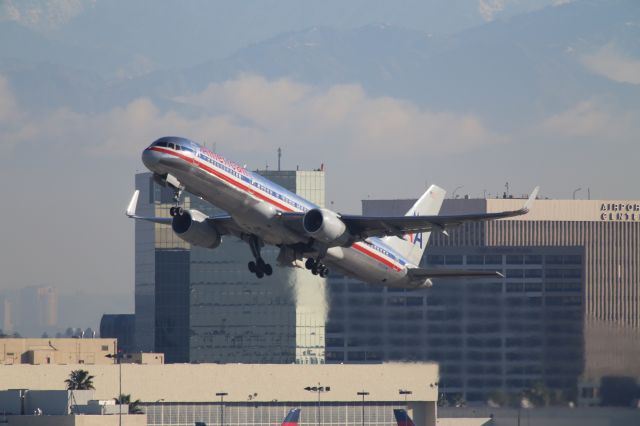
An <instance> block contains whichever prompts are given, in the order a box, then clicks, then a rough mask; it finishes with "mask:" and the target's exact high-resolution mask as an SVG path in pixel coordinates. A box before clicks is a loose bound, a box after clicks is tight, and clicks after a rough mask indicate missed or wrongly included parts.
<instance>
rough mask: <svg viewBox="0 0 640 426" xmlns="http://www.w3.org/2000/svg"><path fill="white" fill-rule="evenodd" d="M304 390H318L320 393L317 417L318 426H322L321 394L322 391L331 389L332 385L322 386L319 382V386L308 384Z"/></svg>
mask: <svg viewBox="0 0 640 426" xmlns="http://www.w3.org/2000/svg"><path fill="white" fill-rule="evenodd" d="M304 390H306V391H308V392H316V393H317V394H318V408H317V409H316V417H317V419H318V426H320V394H321V393H322V392H329V391H330V390H331V387H330V386H321V385H320V383H318V386H307V387H306V388H304Z"/></svg>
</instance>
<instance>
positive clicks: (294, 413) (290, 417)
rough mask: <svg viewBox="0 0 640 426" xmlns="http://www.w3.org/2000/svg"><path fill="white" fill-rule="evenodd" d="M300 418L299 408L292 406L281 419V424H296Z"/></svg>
mask: <svg viewBox="0 0 640 426" xmlns="http://www.w3.org/2000/svg"><path fill="white" fill-rule="evenodd" d="M299 420H300V409H299V408H292V409H291V410H290V411H289V412H288V413H287V416H286V417H285V418H284V420H283V421H282V425H281V426H298V421H299Z"/></svg>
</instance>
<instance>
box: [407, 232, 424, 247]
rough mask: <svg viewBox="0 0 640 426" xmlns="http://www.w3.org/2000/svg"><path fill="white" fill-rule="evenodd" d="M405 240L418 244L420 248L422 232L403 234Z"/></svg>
mask: <svg viewBox="0 0 640 426" xmlns="http://www.w3.org/2000/svg"><path fill="white" fill-rule="evenodd" d="M405 240H407V241H410V242H412V243H413V244H420V248H422V233H418V234H407V235H405Z"/></svg>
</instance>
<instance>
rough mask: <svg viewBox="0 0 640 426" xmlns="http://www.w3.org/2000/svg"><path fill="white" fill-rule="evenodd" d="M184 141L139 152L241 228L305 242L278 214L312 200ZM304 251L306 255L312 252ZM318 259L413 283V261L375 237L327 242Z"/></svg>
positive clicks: (358, 274)
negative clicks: (340, 244)
mask: <svg viewBox="0 0 640 426" xmlns="http://www.w3.org/2000/svg"><path fill="white" fill-rule="evenodd" d="M185 141H188V140H185ZM188 142H189V143H190V144H191V145H190V149H188V150H184V149H183V150H177V151H176V150H172V149H170V148H164V147H158V146H153V145H152V146H150V147H148V148H147V149H145V151H144V152H143V154H142V161H143V163H144V164H145V166H146V167H147V168H148V169H149V170H151V171H152V172H153V173H156V174H158V175H166V174H171V175H173V176H175V177H176V178H177V179H178V180H179V181H180V183H181V184H182V185H183V186H184V188H185V189H186V190H187V191H188V192H190V193H192V194H194V195H196V196H200V197H202V198H203V199H204V200H206V201H208V202H210V203H211V204H213V205H215V206H216V207H219V208H220V209H222V210H224V211H226V212H227V213H228V214H229V215H230V216H231V217H232V218H233V220H234V222H235V223H236V224H237V226H238V228H240V229H241V230H242V233H244V234H247V235H255V236H257V237H258V238H260V239H261V240H262V241H264V243H266V244H271V245H276V246H280V247H283V246H293V245H296V244H300V243H308V242H309V240H310V237H309V236H308V235H306V234H305V233H300V232H296V231H293V230H292V229H290V228H289V227H287V226H285V225H284V224H283V223H282V221H280V220H278V215H279V214H281V213H283V212H306V211H308V210H310V209H312V208H316V207H317V206H315V205H314V204H313V203H311V202H309V201H308V200H306V199H304V198H302V197H300V196H298V195H296V194H294V193H292V192H290V191H288V190H286V189H284V188H282V187H281V186H279V185H277V184H275V183H273V182H271V181H269V180H268V179H266V178H264V177H262V176H260V175H258V174H256V173H252V172H250V171H248V170H246V169H245V168H243V167H241V166H239V165H237V164H235V163H233V162H231V161H229V160H227V159H225V158H223V157H221V156H220V155H218V154H215V153H213V152H211V151H209V150H207V149H206V148H204V147H202V146H200V145H198V144H196V143H194V142H191V141H188ZM238 236H241V235H238ZM304 255H305V257H309V256H312V255H313V253H304ZM323 261H324V263H326V264H327V265H328V266H329V267H331V268H333V269H336V270H339V271H341V272H343V273H345V274H347V275H350V276H352V277H354V278H356V279H359V280H362V281H366V282H368V283H371V284H380V285H385V286H390V287H405V288H414V287H416V283H414V282H410V280H409V278H408V276H407V268H408V267H409V268H413V267H416V265H412V264H410V262H409V261H408V260H407V259H405V258H404V257H403V256H401V255H400V254H399V253H397V252H395V251H394V250H393V249H392V248H391V247H389V246H388V245H386V244H385V243H384V241H382V240H381V239H378V238H369V239H367V240H366V241H361V242H356V243H354V244H353V245H351V246H350V247H331V248H329V249H328V250H327V252H326V255H325V257H324V259H323Z"/></svg>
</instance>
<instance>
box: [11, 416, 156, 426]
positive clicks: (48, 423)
mask: <svg viewBox="0 0 640 426" xmlns="http://www.w3.org/2000/svg"><path fill="white" fill-rule="evenodd" d="M7 420H8V423H7V424H8V426H118V425H119V423H118V420H119V419H118V416H111V415H109V416H87V415H83V416H7ZM122 425H124V426H147V416H146V415H144V414H136V415H123V416H122Z"/></svg>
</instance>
